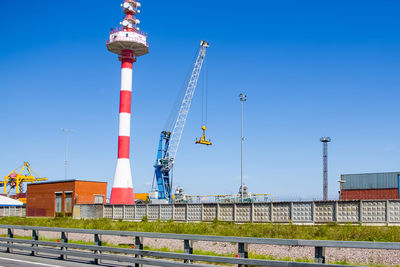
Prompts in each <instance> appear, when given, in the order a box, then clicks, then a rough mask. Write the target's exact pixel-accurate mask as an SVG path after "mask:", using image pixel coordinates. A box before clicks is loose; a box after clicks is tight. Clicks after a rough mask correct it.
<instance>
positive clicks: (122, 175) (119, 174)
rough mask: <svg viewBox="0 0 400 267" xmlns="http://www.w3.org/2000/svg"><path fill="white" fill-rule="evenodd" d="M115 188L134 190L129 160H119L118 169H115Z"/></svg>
mask: <svg viewBox="0 0 400 267" xmlns="http://www.w3.org/2000/svg"><path fill="white" fill-rule="evenodd" d="M113 187H120V188H127V187H128V188H133V186H132V175H131V165H130V163H129V159H118V161H117V168H116V169H115V175H114V183H113Z"/></svg>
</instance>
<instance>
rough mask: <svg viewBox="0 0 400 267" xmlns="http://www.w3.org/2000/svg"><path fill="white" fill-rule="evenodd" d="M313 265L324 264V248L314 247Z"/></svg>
mask: <svg viewBox="0 0 400 267" xmlns="http://www.w3.org/2000/svg"><path fill="white" fill-rule="evenodd" d="M315 263H325V247H315Z"/></svg>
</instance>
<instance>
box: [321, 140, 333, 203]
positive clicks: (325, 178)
mask: <svg viewBox="0 0 400 267" xmlns="http://www.w3.org/2000/svg"><path fill="white" fill-rule="evenodd" d="M319 141H321V142H322V165H323V166H322V176H323V177H322V179H323V183H322V184H323V185H322V191H323V200H328V143H329V142H330V141H331V138H330V137H321V139H319Z"/></svg>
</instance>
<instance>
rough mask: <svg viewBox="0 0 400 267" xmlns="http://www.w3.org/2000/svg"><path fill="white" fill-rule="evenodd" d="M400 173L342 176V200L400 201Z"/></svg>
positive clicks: (340, 196)
mask: <svg viewBox="0 0 400 267" xmlns="http://www.w3.org/2000/svg"><path fill="white" fill-rule="evenodd" d="M399 177H400V172H381V173H361V174H342V175H341V176H340V192H339V199H340V200H367V199H371V200H376V199H387V200H389V199H399V198H400V196H399V182H400V180H399Z"/></svg>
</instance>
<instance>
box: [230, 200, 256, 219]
mask: <svg viewBox="0 0 400 267" xmlns="http://www.w3.org/2000/svg"><path fill="white" fill-rule="evenodd" d="M235 206H236V207H235V212H234V214H235V220H234V221H235V222H250V221H251V212H252V211H251V209H252V205H251V203H243V204H242V203H238V204H235Z"/></svg>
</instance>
